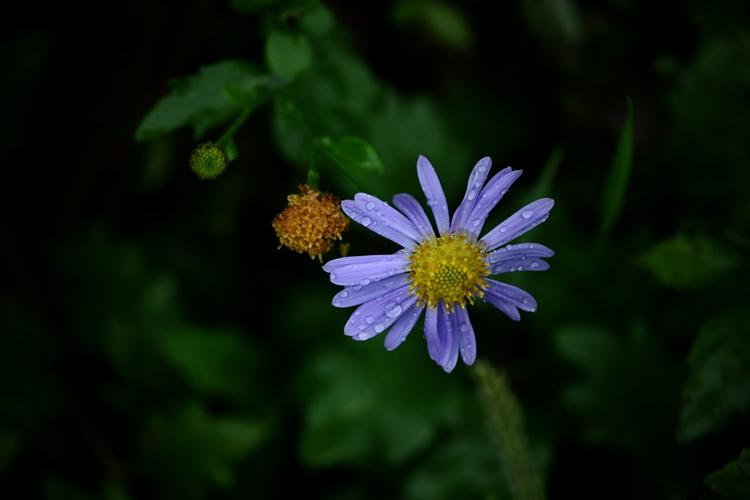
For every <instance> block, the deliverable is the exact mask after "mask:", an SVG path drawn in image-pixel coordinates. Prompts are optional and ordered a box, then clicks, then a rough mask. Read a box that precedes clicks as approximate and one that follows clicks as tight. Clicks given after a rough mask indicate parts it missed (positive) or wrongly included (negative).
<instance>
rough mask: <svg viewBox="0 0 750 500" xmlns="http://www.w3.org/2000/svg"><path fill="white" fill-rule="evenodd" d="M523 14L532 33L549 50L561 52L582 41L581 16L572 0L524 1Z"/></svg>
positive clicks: (522, 3)
mask: <svg viewBox="0 0 750 500" xmlns="http://www.w3.org/2000/svg"><path fill="white" fill-rule="evenodd" d="M521 7H522V12H523V14H524V19H525V21H526V24H527V25H528V26H529V29H530V30H531V32H532V33H533V34H534V35H535V36H536V37H537V39H539V40H540V41H541V42H542V43H543V44H544V45H545V46H546V47H547V48H549V49H554V50H559V49H560V48H561V47H564V46H569V45H575V44H577V43H578V42H580V41H581V38H582V36H583V29H582V23H581V16H580V13H579V12H578V8H577V6H576V3H575V2H574V1H572V0H523V1H522V2H521Z"/></svg>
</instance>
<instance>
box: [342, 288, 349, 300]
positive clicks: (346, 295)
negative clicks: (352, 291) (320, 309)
mask: <svg viewBox="0 0 750 500" xmlns="http://www.w3.org/2000/svg"><path fill="white" fill-rule="evenodd" d="M348 296H349V292H347V291H346V290H344V291H343V292H341V298H342V299H345V298H347V297H348Z"/></svg>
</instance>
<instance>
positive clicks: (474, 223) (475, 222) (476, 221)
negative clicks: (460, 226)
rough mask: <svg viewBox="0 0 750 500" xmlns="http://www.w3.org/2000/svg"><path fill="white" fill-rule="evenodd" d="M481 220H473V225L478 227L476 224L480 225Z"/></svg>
mask: <svg viewBox="0 0 750 500" xmlns="http://www.w3.org/2000/svg"><path fill="white" fill-rule="evenodd" d="M480 222H481V221H480V220H479V219H474V220H473V221H471V225H472V226H474V227H476V226H478V225H479V223H480Z"/></svg>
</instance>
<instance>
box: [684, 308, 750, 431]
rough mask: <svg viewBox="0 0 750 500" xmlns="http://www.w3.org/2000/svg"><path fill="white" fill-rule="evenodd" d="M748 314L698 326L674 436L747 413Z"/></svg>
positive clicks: (738, 313) (739, 311) (743, 310)
mask: <svg viewBox="0 0 750 500" xmlns="http://www.w3.org/2000/svg"><path fill="white" fill-rule="evenodd" d="M748 338H750V312H749V310H748V308H747V307H745V308H741V307H740V308H737V309H731V310H728V311H725V312H724V313H722V314H721V315H719V316H717V317H716V318H714V319H712V320H711V321H709V322H708V323H706V325H705V326H704V327H703V328H701V331H700V332H699V333H698V337H697V338H696V340H695V344H694V345H693V348H692V349H691V351H690V356H689V357H688V366H689V369H690V373H689V375H688V379H687V381H686V382H685V387H684V388H683V392H682V396H683V405H682V412H681V414H680V425H679V437H680V438H681V439H682V440H691V439H695V438H697V437H700V436H702V435H704V434H706V433H709V432H713V431H716V430H718V429H720V428H721V427H722V426H724V425H725V424H726V423H727V422H728V421H729V420H730V418H732V417H733V416H736V415H739V414H746V413H747V411H748V410H750V342H748Z"/></svg>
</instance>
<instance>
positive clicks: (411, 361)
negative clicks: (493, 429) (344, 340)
mask: <svg viewBox="0 0 750 500" xmlns="http://www.w3.org/2000/svg"><path fill="white" fill-rule="evenodd" d="M423 350H424V345H423V343H421V342H420V339H419V338H418V336H415V335H413V338H410V339H408V340H407V342H406V343H405V344H404V345H402V346H401V347H400V348H399V349H398V350H397V351H394V352H387V351H385V350H384V349H383V348H382V346H378V345H372V344H371V345H356V346H351V350H348V351H343V352H342V351H339V352H337V351H330V350H328V351H326V352H325V353H324V354H321V355H320V356H317V357H316V358H315V359H314V361H313V363H312V364H311V365H310V366H309V367H308V370H307V371H306V372H305V375H304V383H305V387H306V388H305V389H304V390H303V392H304V393H305V394H306V396H307V402H306V409H305V412H304V423H303V433H302V443H301V453H302V457H303V459H304V461H305V462H307V463H308V464H311V465H314V466H332V465H335V464H342V463H349V464H353V463H363V462H366V461H367V460H371V459H375V457H383V458H384V459H385V460H386V461H388V462H389V463H399V462H402V461H404V460H405V459H407V458H408V457H410V456H413V455H414V454H415V453H416V452H417V451H419V450H421V449H424V448H425V446H427V444H428V443H429V442H430V441H431V440H432V439H433V438H434V437H435V436H436V433H437V431H438V429H439V428H440V427H441V425H444V424H445V423H447V422H449V421H452V420H454V419H455V418H456V410H457V408H458V404H459V401H458V399H457V398H458V397H459V393H458V392H457V387H456V386H455V384H454V383H453V382H452V380H451V379H448V378H446V377H445V376H443V374H442V373H441V372H440V371H439V370H435V367H434V366H432V365H431V364H429V363H428V362H426V361H425V359H424V356H423V354H424V352H423ZM437 387H439V388H440V391H436V390H435V389H436V388H437ZM381 459H382V458H381Z"/></svg>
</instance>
